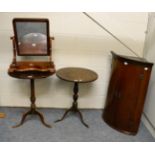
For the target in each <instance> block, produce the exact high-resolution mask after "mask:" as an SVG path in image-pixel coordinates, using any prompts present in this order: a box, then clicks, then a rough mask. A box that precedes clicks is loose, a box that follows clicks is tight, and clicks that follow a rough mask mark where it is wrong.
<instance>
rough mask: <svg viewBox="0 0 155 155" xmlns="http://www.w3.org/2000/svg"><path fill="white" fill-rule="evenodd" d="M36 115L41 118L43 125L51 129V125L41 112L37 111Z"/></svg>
mask: <svg viewBox="0 0 155 155" xmlns="http://www.w3.org/2000/svg"><path fill="white" fill-rule="evenodd" d="M35 114H37V115H38V116H39V117H40V120H41V122H42V124H44V125H45V126H46V127H48V128H51V125H49V124H47V123H46V122H45V120H44V117H43V115H42V114H41V113H40V112H39V111H35Z"/></svg>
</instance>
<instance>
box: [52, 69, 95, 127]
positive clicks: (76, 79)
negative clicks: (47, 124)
mask: <svg viewBox="0 0 155 155" xmlns="http://www.w3.org/2000/svg"><path fill="white" fill-rule="evenodd" d="M56 75H57V77H59V78H60V79H62V80H65V81H68V82H73V83H74V87H73V104H72V106H71V108H69V109H68V110H66V112H65V113H64V115H63V116H62V118H61V119H59V120H57V121H55V122H60V121H62V120H63V119H64V118H65V117H66V115H67V114H68V113H69V112H70V111H72V112H75V113H78V114H79V116H80V120H81V122H82V124H83V125H84V126H86V127H87V128H88V127H89V126H88V125H87V124H86V123H85V122H84V120H83V116H82V113H81V112H80V110H79V109H78V102H77V100H78V92H79V87H78V86H79V83H89V82H92V81H95V80H96V79H97V78H98V75H97V74H96V73H95V72H94V71H92V70H89V69H85V68H77V67H67V68H62V69H59V70H58V71H57V72H56Z"/></svg>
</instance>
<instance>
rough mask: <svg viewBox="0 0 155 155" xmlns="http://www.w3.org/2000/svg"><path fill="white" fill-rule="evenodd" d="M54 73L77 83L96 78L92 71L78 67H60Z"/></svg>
mask: <svg viewBox="0 0 155 155" xmlns="http://www.w3.org/2000/svg"><path fill="white" fill-rule="evenodd" d="M56 75H57V76H58V77H59V78H60V79H62V80H65V81H69V82H78V83H87V82H92V81H95V80H96V79H97V78H98V75H97V73H95V72H94V71H92V70H90V69H86V68H79V67H66V68H61V69H59V70H58V71H57V72H56Z"/></svg>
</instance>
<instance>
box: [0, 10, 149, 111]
mask: <svg viewBox="0 0 155 155" xmlns="http://www.w3.org/2000/svg"><path fill="white" fill-rule="evenodd" d="M90 15H92V16H93V17H94V18H95V19H97V20H98V21H99V22H101V23H102V24H103V25H104V26H105V27H106V28H107V29H109V30H110V31H111V32H112V33H114V34H115V35H116V36H118V37H119V39H121V40H122V41H124V42H125V43H126V44H127V45H128V46H130V47H131V48H132V49H133V50H134V51H136V52H137V53H138V54H139V55H141V56H142V55H143V45H144V38H145V31H146V26H147V13H90ZM14 17H39V18H41V17H45V18H48V19H49V20H50V33H51V36H54V37H55V41H53V60H54V62H55V65H56V69H59V68H61V67H66V66H79V67H87V68H90V69H93V70H95V71H96V72H97V73H98V75H99V79H98V80H97V81H95V82H93V83H90V84H81V85H80V94H79V95H80V97H79V106H80V108H103V107H104V104H105V97H106V91H107V86H108V80H109V74H110V63H111V55H110V53H109V52H110V51H111V50H113V51H115V52H117V53H120V54H124V55H133V54H132V53H131V52H130V51H129V50H128V49H126V48H125V47H123V46H122V45H121V44H120V43H119V42H118V41H116V40H115V39H113V38H112V37H111V36H110V35H109V34H107V33H106V32H105V31H103V30H102V29H101V28H99V27H98V26H97V25H96V24H95V23H93V22H92V21H91V20H90V19H88V18H87V17H86V16H85V15H83V14H82V13H80V12H79V13H63V12H60V13H0V19H1V21H2V22H1V24H0V71H1V72H0V73H1V76H0V79H1V80H0V106H12V107H16V106H20V107H23V106H29V104H30V101H29V93H30V92H29V81H27V80H19V79H14V78H11V77H9V76H8V75H7V70H8V67H9V65H10V63H11V61H12V53H13V52H12V44H11V41H10V40H9V37H10V36H12V35H13V31H12V19H13V18H14ZM36 96H37V100H36V103H37V105H38V107H55V108H66V107H69V106H70V105H71V103H72V84H71V83H68V82H64V81H61V80H59V79H58V78H57V77H56V76H55V75H54V76H52V77H50V78H47V79H41V80H36Z"/></svg>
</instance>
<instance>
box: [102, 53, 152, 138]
mask: <svg viewBox="0 0 155 155" xmlns="http://www.w3.org/2000/svg"><path fill="white" fill-rule="evenodd" d="M112 55H113V60H112V69H111V77H110V81H109V88H108V93H107V99H106V106H105V109H104V112H103V119H104V120H105V122H106V123H107V124H109V125H110V126H111V127H113V128H115V129H117V130H119V131H121V132H124V133H127V134H133V135H135V134H136V133H137V132H138V128H139V124H140V120H141V115H142V112H143V107H144V102H145V97H146V93H147V87H148V84H149V79H150V74H151V69H152V65H153V64H152V63H149V62H147V61H146V60H144V59H141V58H133V57H126V56H121V55H117V54H115V53H113V52H112Z"/></svg>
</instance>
